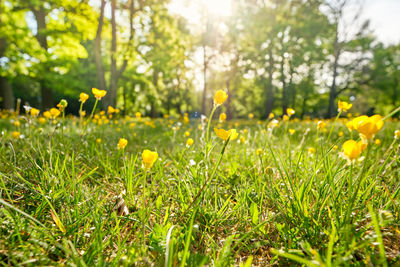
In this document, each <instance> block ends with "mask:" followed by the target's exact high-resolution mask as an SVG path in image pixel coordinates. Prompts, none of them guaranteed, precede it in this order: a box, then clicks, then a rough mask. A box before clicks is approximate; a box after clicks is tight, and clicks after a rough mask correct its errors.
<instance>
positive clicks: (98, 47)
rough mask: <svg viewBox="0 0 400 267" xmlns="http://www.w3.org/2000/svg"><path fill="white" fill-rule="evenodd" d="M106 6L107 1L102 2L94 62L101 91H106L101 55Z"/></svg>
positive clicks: (102, 0)
mask: <svg viewBox="0 0 400 267" xmlns="http://www.w3.org/2000/svg"><path fill="white" fill-rule="evenodd" d="M105 6H106V0H101V7H100V16H99V21H98V24H97V31H96V39H95V40H94V60H95V63H96V68H97V79H98V82H99V84H98V86H99V89H100V90H106V89H107V88H106V78H105V73H104V66H103V61H102V53H101V33H102V31H103V25H104V8H105Z"/></svg>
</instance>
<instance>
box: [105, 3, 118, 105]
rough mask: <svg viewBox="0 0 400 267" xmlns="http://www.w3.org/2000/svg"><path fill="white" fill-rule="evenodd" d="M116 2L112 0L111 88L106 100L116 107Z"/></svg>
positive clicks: (108, 103)
mask: <svg viewBox="0 0 400 267" xmlns="http://www.w3.org/2000/svg"><path fill="white" fill-rule="evenodd" d="M116 5H117V3H116V0H111V66H110V72H111V73H110V75H111V76H110V88H109V93H108V97H107V98H106V101H105V102H106V103H105V104H107V105H111V106H115V102H116V96H117V88H118V77H117V76H118V75H117V60H116V54H117V24H116V21H115V10H116Z"/></svg>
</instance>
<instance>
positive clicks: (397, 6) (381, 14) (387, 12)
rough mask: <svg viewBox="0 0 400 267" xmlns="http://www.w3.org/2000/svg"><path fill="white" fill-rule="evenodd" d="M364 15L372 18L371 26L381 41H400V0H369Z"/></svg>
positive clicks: (391, 42)
mask: <svg viewBox="0 0 400 267" xmlns="http://www.w3.org/2000/svg"><path fill="white" fill-rule="evenodd" d="M363 17H364V18H369V19H370V20H371V28H372V29H373V30H374V32H375V35H376V36H377V37H378V39H379V40H380V41H381V42H383V43H385V44H394V43H398V42H400V0H367V1H366V3H365V8H364V16H363Z"/></svg>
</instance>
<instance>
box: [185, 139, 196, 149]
mask: <svg viewBox="0 0 400 267" xmlns="http://www.w3.org/2000/svg"><path fill="white" fill-rule="evenodd" d="M193 143H194V141H193V139H192V138H188V140H187V141H186V146H187V147H190V146H191V145H193Z"/></svg>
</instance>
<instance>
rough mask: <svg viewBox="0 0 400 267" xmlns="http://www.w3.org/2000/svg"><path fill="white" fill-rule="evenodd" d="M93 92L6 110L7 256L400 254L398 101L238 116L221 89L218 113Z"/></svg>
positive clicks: (252, 258) (100, 259) (318, 260)
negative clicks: (359, 110)
mask: <svg viewBox="0 0 400 267" xmlns="http://www.w3.org/2000/svg"><path fill="white" fill-rule="evenodd" d="M93 94H94V96H95V97H96V98H97V100H96V105H97V104H98V103H97V102H98V101H101V98H102V97H103V96H104V95H103V94H105V92H104V93H103V91H101V90H98V91H93ZM88 97H89V95H86V94H83V95H82V94H81V96H80V100H81V112H80V114H81V116H80V117H73V116H70V115H66V114H64V112H63V110H64V109H65V107H66V106H67V105H68V103H67V102H66V101H61V102H60V104H59V105H58V107H57V108H54V109H51V110H49V111H45V112H43V111H39V110H37V109H35V108H31V107H25V110H26V112H25V113H17V112H8V111H5V110H3V111H1V119H0V128H1V136H0V192H1V198H0V207H1V209H0V262H1V264H2V265H23V266H31V265H52V266H54V265H68V266H110V265H112V266H115V265H117V266H118V265H119V266H232V265H234V266H269V265H275V266H289V265H290V266H296V265H299V266H302V265H303V266H365V265H370V266H372V265H374V266H389V265H391V266H395V265H398V264H400V230H399V226H400V225H399V223H400V220H399V218H400V205H399V200H400V158H399V153H400V146H399V143H400V132H399V129H400V124H399V122H398V121H397V119H395V118H392V115H394V114H395V112H392V113H391V114H381V115H382V116H370V117H368V116H359V114H352V113H351V104H348V103H345V102H340V103H339V109H340V111H339V115H338V116H337V117H336V118H333V119H329V120H320V119H311V118H305V119H303V120H299V119H298V117H297V116H296V113H295V110H292V109H288V115H285V116H283V117H281V116H274V115H273V114H272V115H270V118H269V119H268V120H262V121H259V120H258V119H256V118H254V116H253V115H252V114H249V118H248V119H242V120H230V121H227V120H226V116H224V115H223V114H221V106H223V105H224V101H225V100H226V98H227V97H228V96H227V95H226V93H224V92H222V91H218V92H217V93H216V95H215V97H214V108H213V110H212V111H211V113H210V114H207V116H208V117H212V118H213V120H208V119H207V117H203V118H198V119H194V118H191V117H190V115H189V114H185V115H182V116H180V117H169V116H167V115H165V116H164V118H157V119H151V118H147V117H142V115H141V114H140V113H136V114H135V115H134V116H122V115H121V114H120V113H119V111H118V109H114V108H112V107H109V108H108V110H106V111H99V110H95V107H93V112H92V114H86V113H85V112H83V111H82V107H85V101H86V100H87V98H88ZM90 97H93V96H90ZM96 105H95V106H96ZM90 109H92V107H90ZM228 130H230V131H228ZM351 140H354V141H351Z"/></svg>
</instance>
